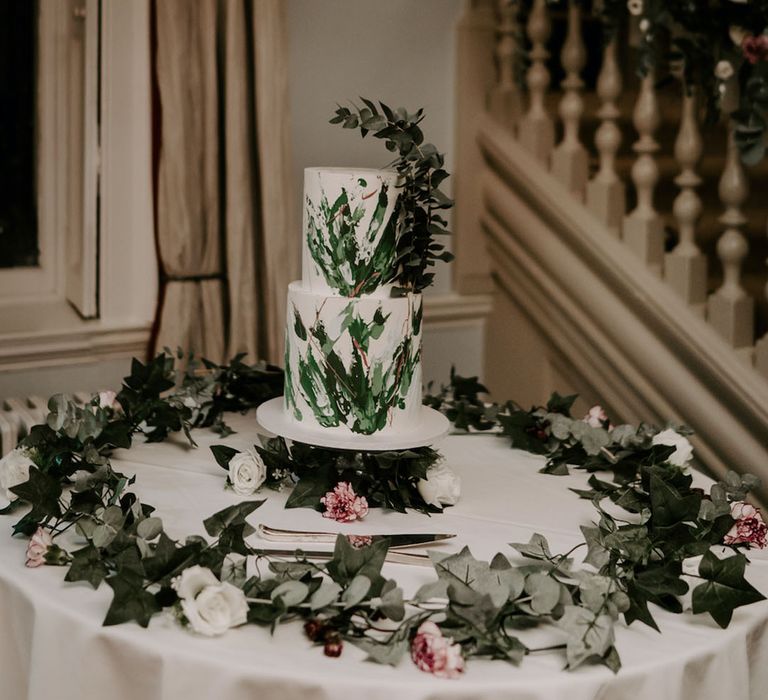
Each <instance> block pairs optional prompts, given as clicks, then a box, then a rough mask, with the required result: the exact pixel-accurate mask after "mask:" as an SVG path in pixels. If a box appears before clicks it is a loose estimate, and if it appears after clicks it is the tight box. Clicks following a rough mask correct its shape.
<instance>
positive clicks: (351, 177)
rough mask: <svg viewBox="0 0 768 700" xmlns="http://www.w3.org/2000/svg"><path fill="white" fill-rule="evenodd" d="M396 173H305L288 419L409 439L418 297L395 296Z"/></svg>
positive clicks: (415, 395)
mask: <svg viewBox="0 0 768 700" xmlns="http://www.w3.org/2000/svg"><path fill="white" fill-rule="evenodd" d="M397 178H398V175H397V173H396V172H392V171H386V170H365V169H349V168H308V169H306V170H305V172H304V218H303V249H302V279H301V280H300V281H297V282H293V283H292V284H291V285H290V287H289V289H288V304H287V319H286V332H285V345H286V348H285V396H284V411H285V412H286V414H287V415H288V416H289V417H290V420H292V421H294V422H295V423H297V424H299V425H300V426H302V427H303V428H307V429H308V430H320V431H323V432H328V433H335V434H338V435H374V434H381V433H382V432H386V433H397V432H399V431H402V432H410V431H413V429H414V427H415V426H416V425H417V424H418V422H419V420H420V416H421V412H422V405H421V318H422V306H421V295H420V294H406V295H404V296H392V292H393V286H394V284H393V280H394V278H395V276H396V273H397V260H396V248H397V235H398V215H399V208H398V189H397Z"/></svg>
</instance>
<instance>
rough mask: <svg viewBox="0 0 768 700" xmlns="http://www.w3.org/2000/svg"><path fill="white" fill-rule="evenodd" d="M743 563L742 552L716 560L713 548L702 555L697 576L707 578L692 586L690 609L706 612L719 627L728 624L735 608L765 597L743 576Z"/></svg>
mask: <svg viewBox="0 0 768 700" xmlns="http://www.w3.org/2000/svg"><path fill="white" fill-rule="evenodd" d="M746 563H747V558H746V557H745V556H744V555H743V554H741V553H737V554H734V555H733V556H732V557H728V558H726V559H719V558H718V557H717V556H716V555H715V554H714V553H713V552H712V551H708V552H707V553H706V554H704V556H703V557H702V558H701V563H700V564H699V576H701V577H702V578H704V579H707V580H706V581H705V582H704V583H702V584H699V585H698V586H696V588H694V589H693V600H692V602H693V612H694V613H701V612H708V613H709V614H710V615H711V616H712V618H713V619H714V621H715V622H717V624H718V625H720V627H727V626H728V623H729V622H730V621H731V617H732V615H733V611H734V609H735V608H738V607H740V606H742V605H749V604H750V603H756V602H757V601H759V600H765V596H764V595H763V594H762V593H760V591H758V590H757V589H755V588H754V587H753V586H752V585H751V584H750V583H748V582H747V580H746V579H745V578H744V567H745V566H746Z"/></svg>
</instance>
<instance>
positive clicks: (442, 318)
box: [424, 292, 493, 328]
mask: <svg viewBox="0 0 768 700" xmlns="http://www.w3.org/2000/svg"><path fill="white" fill-rule="evenodd" d="M492 306H493V296H492V295H490V294H459V293H458V292H446V293H444V294H425V295H424V325H425V326H426V327H427V328H449V327H458V326H468V325H470V326H477V325H482V324H483V323H485V320H486V319H487V318H488V315H489V314H490V313H491V308H492Z"/></svg>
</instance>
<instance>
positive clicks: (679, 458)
mask: <svg viewBox="0 0 768 700" xmlns="http://www.w3.org/2000/svg"><path fill="white" fill-rule="evenodd" d="M651 444H653V445H668V446H669V447H674V448H676V449H675V451H674V452H673V453H672V454H671V455H670V456H669V459H668V460H667V461H668V462H669V463H670V464H674V465H675V466H677V467H685V466H687V465H688V463H689V462H690V461H691V457H693V445H691V443H690V442H689V441H688V438H686V437H685V436H684V435H680V433H678V432H677V431H676V430H674V429H673V428H667V429H666V430H662V431H661V432H660V433H657V434H656V435H654V436H653V440H652V441H651Z"/></svg>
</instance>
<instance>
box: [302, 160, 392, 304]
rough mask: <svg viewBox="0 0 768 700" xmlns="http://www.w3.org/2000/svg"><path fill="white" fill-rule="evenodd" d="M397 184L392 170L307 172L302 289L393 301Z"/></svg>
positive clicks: (315, 169) (319, 170)
mask: <svg viewBox="0 0 768 700" xmlns="http://www.w3.org/2000/svg"><path fill="white" fill-rule="evenodd" d="M397 182H398V174H397V173H396V172H394V171H388V170H373V169H365V168H360V169H353V168H307V169H305V170H304V224H303V232H304V236H303V239H304V240H303V249H302V286H303V288H304V289H306V290H309V291H312V292H316V293H320V294H326V295H339V296H344V297H360V296H378V297H389V296H390V292H391V287H392V281H393V279H394V276H395V274H396V270H397V268H396V247H397V218H398V207H397V200H398V197H399V193H398V190H397Z"/></svg>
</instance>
